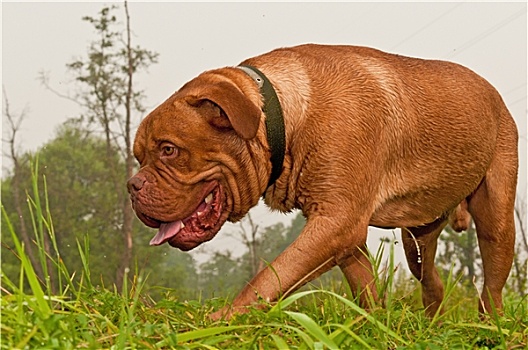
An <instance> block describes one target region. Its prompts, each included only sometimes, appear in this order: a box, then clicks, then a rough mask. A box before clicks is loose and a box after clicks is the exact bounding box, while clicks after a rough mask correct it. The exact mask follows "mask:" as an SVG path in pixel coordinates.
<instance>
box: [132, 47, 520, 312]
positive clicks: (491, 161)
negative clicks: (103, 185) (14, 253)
mask: <svg viewBox="0 0 528 350" xmlns="http://www.w3.org/2000/svg"><path fill="white" fill-rule="evenodd" d="M243 64H249V65H252V66H255V67H257V68H259V70H261V71H262V72H263V73H264V74H265V75H266V76H267V77H268V78H269V79H270V81H271V82H272V84H273V86H274V88H275V89H276V91H277V94H278V96H279V99H280V102H281V105H282V108H283V110H284V119H285V127H286V154H285V161H284V166H283V171H282V174H281V176H280V177H279V179H278V180H277V181H276V182H275V183H274V184H273V185H272V186H271V187H269V188H267V189H266V185H267V182H268V179H269V175H270V173H271V163H270V152H269V146H268V144H267V141H266V130H265V124H264V119H265V116H264V115H263V114H262V113H261V112H260V110H261V107H262V99H261V96H260V93H259V89H258V86H257V85H256V84H255V83H254V81H253V80H252V79H251V78H250V77H249V76H248V75H247V74H246V73H245V72H243V71H242V70H240V69H237V68H222V69H217V70H213V71H208V72H205V73H203V74H201V75H199V76H198V77H197V78H195V79H193V80H192V81H191V82H189V83H188V84H186V85H185V86H184V87H183V88H182V89H180V90H179V91H178V92H176V93H175V94H174V95H173V96H172V97H170V98H169V99H168V100H167V101H165V102H164V103H163V104H162V105H161V106H159V107H158V108H157V109H156V110H154V111H153V112H152V113H151V114H150V115H149V116H148V117H147V118H145V120H144V121H143V122H142V124H141V126H140V127H139V129H138V132H137V136H136V141H135V146H134V153H135V155H136V157H137V158H138V160H139V162H140V163H141V170H140V171H139V173H138V174H137V175H136V176H135V177H133V178H132V179H131V180H130V181H129V190H130V192H131V198H132V202H133V205H134V208H135V209H136V212H137V213H138V216H139V217H140V218H142V220H143V221H144V222H145V223H147V224H151V226H153V225H152V222H151V221H149V220H150V219H148V218H154V219H155V220H157V221H160V222H169V221H173V220H179V219H182V218H184V217H187V216H189V215H191V214H192V212H193V210H195V208H196V207H197V206H198V205H199V203H200V201H201V200H202V199H203V198H204V196H206V195H207V193H208V191H211V189H212V188H213V187H214V188H220V190H219V192H218V193H221V194H222V200H223V206H222V208H223V209H222V210H223V211H222V215H221V218H220V219H219V223H218V225H217V226H218V227H216V226H215V228H214V229H213V230H212V231H207V232H205V233H204V235H203V237H201V238H200V239H199V240H197V241H192V242H191V241H183V238H181V242H178V243H176V240H175V241H174V242H171V244H174V245H176V246H178V247H180V248H182V249H192V248H193V247H195V246H196V245H198V244H200V243H201V242H203V241H206V240H209V239H211V238H212V237H213V236H214V234H216V232H217V231H218V229H219V228H220V227H219V226H221V224H223V222H224V221H225V220H228V219H229V220H231V221H236V220H239V219H240V218H242V217H243V216H244V215H245V214H246V213H247V212H248V210H249V209H250V208H251V207H253V206H255V205H256V204H257V202H258V200H259V198H260V197H261V195H262V194H263V193H264V198H265V202H266V203H267V204H268V205H269V206H270V207H271V208H273V209H278V210H281V211H290V210H292V209H296V208H297V209H300V210H302V212H303V214H304V215H305V216H306V218H307V223H306V226H305V228H304V230H303V232H302V233H301V234H300V236H299V237H298V238H297V240H296V241H295V242H293V243H292V245H291V246H290V247H288V248H287V249H286V250H285V251H284V252H283V253H282V254H281V255H280V256H279V257H277V259H276V260H275V261H273V262H272V264H271V267H267V268H265V269H264V270H262V271H261V272H259V273H258V274H257V276H255V277H254V278H253V280H252V281H251V282H249V283H248V285H247V286H246V287H245V288H244V289H243V290H242V291H241V293H240V294H239V295H238V296H237V297H236V299H235V300H234V302H233V304H232V306H230V307H228V308H226V309H224V310H220V311H218V312H217V313H216V314H215V315H214V316H213V317H214V318H220V317H230V316H231V315H232V313H233V312H244V311H246V307H247V306H250V305H252V304H254V303H255V302H256V301H257V299H258V298H263V299H264V300H267V301H274V300H276V299H277V298H278V297H279V296H280V295H283V294H284V293H285V292H291V291H292V287H294V286H296V287H298V286H299V282H301V281H302V282H307V281H308V280H309V279H312V278H314V277H315V276H317V275H319V274H321V273H323V272H325V271H326V270H328V269H329V268H331V267H332V266H335V265H338V266H339V267H340V268H341V270H342V271H343V273H344V275H345V276H346V278H347V280H348V282H349V283H350V285H351V289H352V290H353V291H360V301H361V303H362V304H363V305H364V306H368V300H369V299H370V298H368V297H367V296H368V295H370V296H371V297H372V299H374V300H377V298H378V297H377V294H376V290H375V288H374V285H373V276H372V271H371V266H370V263H369V262H368V260H367V259H366V257H365V255H364V254H363V253H364V248H365V246H366V238H367V228H368V226H369V225H374V226H379V227H400V228H402V240H403V245H404V248H405V253H406V256H407V260H408V263H409V267H410V270H411V271H412V273H413V274H414V275H415V276H416V278H418V279H419V280H420V281H421V283H422V294H423V303H424V307H425V308H426V312H427V314H429V315H433V314H434V313H435V312H436V311H437V310H438V308H439V305H440V302H441V301H442V298H443V287H442V282H441V281H440V278H439V276H438V273H437V271H436V269H435V267H434V256H435V252H436V241H437V238H438V235H439V234H440V232H441V231H442V229H443V228H444V226H445V225H446V224H447V223H448V222H449V221H451V224H452V226H453V227H454V228H455V229H457V230H463V229H466V228H467V225H468V223H469V220H470V218H471V217H472V218H473V220H474V221H475V224H476V228H477V234H478V240H479V245H480V249H481V253H482V260H483V266H484V289H483V291H482V296H481V300H480V303H479V305H480V310H481V311H488V312H489V311H490V310H491V305H492V303H493V305H494V306H495V307H496V308H497V309H499V310H500V309H501V307H502V298H501V291H502V288H503V287H504V284H505V283H506V279H507V277H508V274H509V271H510V267H511V263H512V259H513V245H514V238H515V225H514V218H513V215H514V214H513V207H514V200H515V192H516V181H517V162H518V160H517V129H516V126H515V123H514V121H513V119H512V118H511V116H510V114H509V112H508V110H507V108H506V106H505V105H504V102H503V101H502V99H501V97H500V96H499V94H498V93H497V91H496V90H495V89H494V88H493V87H492V86H491V85H490V84H489V83H488V82H487V81H485V80H484V79H483V78H481V77H480V76H478V75H477V74H475V73H474V72H472V71H470V70H469V69H467V68H464V67H462V66H460V65H457V64H454V63H449V62H443V61H434V60H422V59H415V58H408V57H403V56H398V55H393V54H388V53H384V52H381V51H378V50H375V49H370V48H364V47H353V46H323V45H302V46H297V47H292V48H285V49H278V50H275V51H272V52H270V53H267V54H264V55H261V56H258V57H254V58H251V59H248V60H246V61H244V62H243ZM164 142H165V143H168V144H170V145H175V146H176V147H177V149H178V155H177V157H176V156H172V155H167V154H168V153H164V152H165V151H163V149H162V145H164ZM145 217H147V218H145ZM178 239H180V238H178ZM193 239H195V238H193ZM417 247H419V248H417ZM314 270H317V271H315V272H314ZM308 275H309V276H310V277H309V278H306V276H308ZM490 298H491V299H490Z"/></svg>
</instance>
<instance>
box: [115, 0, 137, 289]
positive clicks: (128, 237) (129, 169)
mask: <svg viewBox="0 0 528 350" xmlns="http://www.w3.org/2000/svg"><path fill="white" fill-rule="evenodd" d="M125 13H126V38H127V42H126V50H127V90H126V95H125V130H124V133H125V171H126V178H127V179H128V178H130V177H132V175H133V172H134V158H133V157H132V137H131V130H130V129H131V116H132V93H133V91H132V78H133V75H134V62H133V57H132V44H131V37H130V15H129V12H128V3H127V1H125ZM123 186H124V185H123ZM123 197H124V198H123V200H122V205H123V225H122V229H121V232H122V235H123V241H124V243H125V247H124V251H123V254H122V256H121V264H120V265H121V266H120V268H119V270H118V272H117V276H118V283H119V284H118V286H121V285H122V284H123V278H124V272H125V270H126V269H127V268H130V263H131V260H132V249H133V247H134V243H133V242H134V241H133V238H132V224H133V222H134V221H133V220H134V213H133V211H132V206H131V205H130V201H129V199H128V196H126V193H125V196H123Z"/></svg>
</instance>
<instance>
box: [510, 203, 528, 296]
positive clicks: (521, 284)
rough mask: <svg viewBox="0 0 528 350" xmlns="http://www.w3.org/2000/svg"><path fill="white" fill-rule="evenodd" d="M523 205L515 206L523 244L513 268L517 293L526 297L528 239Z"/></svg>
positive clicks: (517, 253)
mask: <svg viewBox="0 0 528 350" xmlns="http://www.w3.org/2000/svg"><path fill="white" fill-rule="evenodd" d="M520 207H521V204H520V203H519V202H518V204H517V205H516V206H515V216H516V217H517V222H518V224H519V226H518V228H519V230H518V231H519V233H520V236H521V244H519V245H518V246H517V249H516V250H517V251H516V254H515V257H514V259H513V266H514V269H515V275H516V276H517V278H516V285H517V292H518V293H519V295H521V296H524V295H526V293H528V291H527V287H528V276H527V275H526V269H527V267H528V258H527V257H526V254H528V237H527V233H526V227H525V222H524V220H523V219H524V217H523V216H524V215H523V213H522V211H521V208H520ZM521 250H524V254H523V255H524V261H523V258H522V256H521V254H522V252H521Z"/></svg>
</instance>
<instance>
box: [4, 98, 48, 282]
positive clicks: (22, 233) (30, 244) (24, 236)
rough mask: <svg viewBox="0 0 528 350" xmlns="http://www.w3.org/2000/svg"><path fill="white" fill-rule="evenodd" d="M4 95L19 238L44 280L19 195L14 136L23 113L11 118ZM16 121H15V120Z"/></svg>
mask: <svg viewBox="0 0 528 350" xmlns="http://www.w3.org/2000/svg"><path fill="white" fill-rule="evenodd" d="M3 93H4V115H5V116H6V118H7V121H8V123H9V127H10V129H11V130H10V135H9V139H8V140H7V143H8V144H9V157H10V158H11V160H12V161H13V197H14V200H15V210H16V213H17V215H18V219H19V223H20V227H19V229H20V230H19V232H20V236H21V237H22V241H23V242H24V246H25V248H26V253H27V255H28V256H29V260H30V261H31V264H32V265H33V267H34V268H35V270H36V272H37V275H38V276H39V277H40V278H41V279H44V278H45V276H44V273H43V272H42V266H41V265H40V264H39V262H38V260H37V258H36V256H35V253H34V252H33V244H34V243H33V242H32V241H31V239H30V238H29V235H28V232H27V229H26V223H25V221H24V212H23V211H22V206H23V205H24V203H25V201H24V200H22V196H21V195H20V162H19V159H18V155H17V152H16V142H15V141H16V135H17V132H18V131H19V129H20V124H21V123H22V120H23V119H24V116H25V115H24V113H21V114H20V115H19V116H18V118H15V117H13V115H12V114H11V111H10V110H9V100H8V99H7V94H6V92H5V90H4V91H3ZM15 119H16V120H15Z"/></svg>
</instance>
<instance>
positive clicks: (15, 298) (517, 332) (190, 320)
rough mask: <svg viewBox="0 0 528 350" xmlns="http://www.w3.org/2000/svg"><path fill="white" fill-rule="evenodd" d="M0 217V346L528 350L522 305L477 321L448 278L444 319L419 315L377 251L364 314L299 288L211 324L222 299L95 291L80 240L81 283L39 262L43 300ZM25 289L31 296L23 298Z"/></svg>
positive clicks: (38, 226)
mask: <svg viewBox="0 0 528 350" xmlns="http://www.w3.org/2000/svg"><path fill="white" fill-rule="evenodd" d="M34 193H38V191H37V190H36V189H34ZM44 203H45V204H44V205H42V204H41V201H40V199H39V198H38V195H37V196H35V198H34V199H33V200H31V201H30V205H32V208H33V210H32V213H33V219H34V220H33V222H34V225H33V226H34V227H33V228H34V230H35V235H36V236H37V237H38V238H37V244H39V245H40V244H42V243H41V242H42V241H43V239H42V238H43V236H42V235H43V234H48V233H47V232H53V225H52V221H51V218H50V216H49V211H48V210H47V204H46V203H47V200H46V199H45V200H44ZM2 211H3V218H4V220H6V223H7V224H8V227H9V230H10V234H11V235H12V237H13V240H14V242H15V248H16V252H17V254H18V255H19V257H20V274H19V278H18V280H17V281H13V280H9V279H8V278H7V277H6V276H5V275H4V274H2V299H1V311H2V318H1V348H2V349H79V348H89V349H172V348H174V349H526V347H527V344H528V331H527V328H528V306H527V301H526V300H525V299H521V298H520V297H518V296H516V295H513V294H509V295H506V296H505V309H504V315H503V316H498V315H496V314H495V315H492V316H490V317H489V318H488V319H487V320H484V321H481V320H480V319H479V315H478V314H477V311H476V309H477V302H476V300H475V297H474V296H473V295H471V296H469V295H467V289H465V287H462V286H460V285H459V283H458V282H457V279H455V278H453V277H452V276H450V277H449V278H448V280H447V283H446V298H445V300H444V307H445V313H444V314H442V315H436V316H435V317H434V318H433V319H428V318H427V317H425V315H424V311H423V309H421V308H420V306H419V303H417V302H416V299H417V298H418V295H419V294H418V290H417V288H416V286H410V287H409V286H408V285H404V284H405V283H403V282H402V281H403V280H398V279H397V278H396V276H395V273H394V270H395V269H394V266H393V263H392V261H393V260H392V255H393V253H392V251H391V252H390V254H389V255H390V258H389V262H388V263H387V267H386V268H385V269H382V268H381V265H382V259H381V256H382V254H381V252H378V253H377V254H376V256H374V257H373V258H372V261H373V262H374V264H375V266H376V267H377V270H379V271H380V272H379V275H378V280H377V288H378V291H379V292H380V295H384V300H385V307H381V306H380V307H378V308H375V309H374V310H371V311H369V312H366V311H365V310H363V309H361V308H360V307H359V306H357V304H356V303H355V302H354V301H352V300H350V299H349V298H347V297H346V296H345V295H350V293H349V290H347V287H346V286H345V284H341V283H339V282H336V283H334V286H333V287H331V288H330V290H322V289H318V288H312V289H307V290H306V289H305V290H303V291H301V292H298V293H295V294H293V295H291V296H289V297H287V298H285V299H283V300H281V301H280V302H278V303H276V304H274V305H270V307H269V308H266V309H265V310H258V309H252V310H251V311H250V312H249V313H247V314H244V315H238V316H236V317H234V318H233V319H232V320H231V321H229V322H225V321H216V322H213V321H211V320H210V319H209V318H208V315H209V314H211V313H212V312H214V311H215V310H218V309H219V308H221V307H222V306H223V305H225V304H226V303H227V301H226V300H224V299H210V300H192V301H184V300H179V299H178V296H177V295H172V294H171V293H170V292H167V293H166V295H165V297H164V298H163V299H162V300H160V301H157V302H155V301H153V300H152V299H151V298H150V297H149V295H148V294H147V293H146V292H144V290H143V287H144V285H145V280H146V279H145V277H144V276H142V274H141V273H140V272H139V271H129V272H128V275H127V278H125V283H124V285H123V288H122V289H121V290H122V292H118V291H117V289H116V288H113V289H109V288H106V287H94V286H93V285H92V283H91V277H90V266H89V257H90V252H89V251H88V248H87V247H88V246H89V245H88V242H87V241H85V242H79V244H78V251H79V257H80V259H81V260H82V261H83V264H84V269H83V271H78V272H77V274H81V278H80V282H75V283H74V282H72V281H73V278H72V274H71V273H70V272H69V271H68V269H67V267H66V266H64V264H63V263H62V260H61V259H60V254H57V256H50V257H47V258H49V259H51V260H52V261H53V264H52V267H53V269H55V271H54V272H55V273H56V274H57V276H58V278H60V279H61V281H62V285H63V287H62V288H60V290H59V291H58V292H56V293H52V292H51V287H50V285H49V283H48V282H47V281H40V280H39V279H38V277H37V275H36V273H35V270H34V267H33V266H31V264H30V261H29V259H28V258H27V256H26V255H25V253H24V246H23V244H22V243H21V242H20V241H19V240H18V238H17V235H16V232H15V231H14V230H13V227H12V226H11V225H10V224H9V219H8V217H7V215H6V213H5V211H4V209H3V208H2ZM50 236H51V237H50V238H51V241H52V243H53V244H55V243H56V242H55V237H54V235H53V233H52V234H51V235H50ZM42 252H44V250H43V249H41V255H40V256H41V262H42V266H43V267H45V266H46V263H45V260H44V259H45V258H46V256H45V254H44V253H42ZM25 285H29V290H30V291H31V292H30V293H27V292H24V290H25V289H24V286H25ZM26 290H28V289H26Z"/></svg>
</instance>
